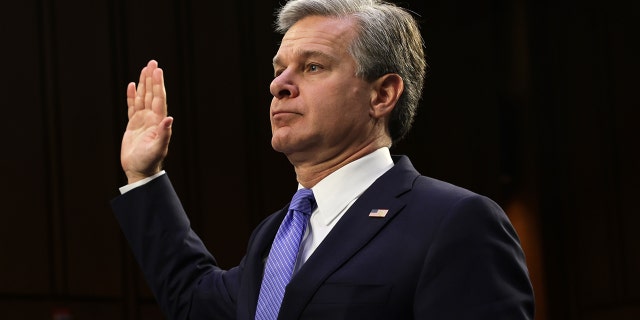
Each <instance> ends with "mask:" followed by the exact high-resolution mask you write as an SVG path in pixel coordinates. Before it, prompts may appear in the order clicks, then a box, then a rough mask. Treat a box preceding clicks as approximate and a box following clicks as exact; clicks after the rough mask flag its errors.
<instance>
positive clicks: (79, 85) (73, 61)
mask: <svg viewBox="0 0 640 320" xmlns="http://www.w3.org/2000/svg"><path fill="white" fill-rule="evenodd" d="M107 4H108V3H107V1H92V2H86V1H79V0H78V1H62V2H53V3H52V6H51V10H52V13H53V16H54V17H56V18H55V19H54V20H55V24H54V26H53V27H54V30H55V35H54V37H55V41H56V50H57V54H56V58H57V59H56V60H55V61H54V64H55V65H54V69H53V70H54V72H55V77H56V79H55V88H56V91H57V101H55V106H54V112H56V114H57V116H58V121H59V122H58V123H57V127H56V128H55V129H56V131H58V133H57V134H58V135H59V139H60V140H59V141H58V142H59V145H57V148H58V152H59V154H60V157H61V164H60V170H61V177H60V188H61V189H62V192H61V199H62V200H61V201H62V214H61V217H60V221H59V223H60V228H61V230H62V233H63V235H62V238H61V239H62V241H63V244H62V245H63V246H64V247H65V248H66V251H65V252H64V254H65V255H66V257H65V258H66V261H65V264H64V266H65V270H64V277H65V278H66V279H67V280H66V284H65V285H66V286H67V287H68V293H69V294H72V295H85V296H99V297H118V296H119V295H120V294H121V292H122V281H121V279H122V274H121V265H122V252H121V246H120V238H119V237H118V230H119V229H118V226H117V224H116V222H115V221H114V219H113V216H112V214H111V211H110V209H109V207H108V203H107V199H105V195H106V194H112V193H113V191H114V186H117V181H118V179H117V178H118V175H114V172H113V171H112V170H113V169H114V165H113V162H114V161H117V159H118V158H117V154H118V150H119V144H118V143H117V142H116V141H114V139H113V137H114V133H113V128H114V126H113V122H114V112H113V108H114V105H115V101H114V99H113V96H111V95H109V94H108V93H109V92H111V85H112V81H111V78H112V74H111V72H112V70H111V68H109V66H111V65H112V61H111V59H110V45H111V43H110V30H109V28H108V27H109V24H108V16H107V13H108V12H109V11H108V6H107ZM74 10H75V11H76V12H78V11H79V12H83V13H84V14H81V15H80V14H79V15H71V16H67V15H66V12H72V11H74Z"/></svg>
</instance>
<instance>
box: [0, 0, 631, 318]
mask: <svg viewBox="0 0 640 320" xmlns="http://www.w3.org/2000/svg"><path fill="white" fill-rule="evenodd" d="M279 2H282V1H279V0H273V1H264V0H247V1H178V0H154V1H151V0H147V1H126V0H92V1H86V0H75V1H71V0H68V1H54V0H23V1H11V2H7V3H4V4H3V6H2V9H1V10H0V41H1V42H0V43H1V44H2V48H1V49H0V58H1V59H2V60H1V62H2V67H1V68H0V70H1V72H2V74H1V75H0V79H1V80H0V81H2V82H1V83H0V90H1V91H0V93H1V97H0V98H1V100H0V101H1V102H0V104H1V105H2V114H1V117H2V118H1V119H2V125H0V137H1V138H2V143H3V148H2V156H1V157H0V161H1V162H0V170H1V172H2V173H1V177H2V192H0V197H1V198H0V200H1V201H2V203H3V206H2V214H1V221H2V222H0V318H3V319H55V318H56V317H58V319H62V316H63V315H64V314H69V315H71V316H73V319H74V320H78V319H161V318H162V317H161V315H160V312H159V311H158V308H157V307H156V305H155V302H154V300H153V297H152V295H151V294H150V292H149V291H148V288H147V287H146V284H145V283H144V280H143V279H142V277H141V274H140V273H139V270H138V266H137V265H136V263H135V261H134V260H133V258H132V256H131V254H130V250H129V247H128V246H127V244H126V243H125V241H124V239H123V237H122V234H121V232H120V229H119V227H118V225H117V223H116V221H115V219H114V217H113V216H112V213H111V211H110V207H109V201H110V200H111V199H112V198H113V197H115V196H116V195H117V194H118V191H117V188H118V187H119V186H121V185H123V184H124V183H125V179H124V175H123V173H122V171H121V169H120V166H119V144H120V138H121V135H122V132H123V130H124V128H125V125H126V101H125V88H126V86H127V83H128V82H130V81H136V80H137V78H138V75H139V71H140V69H141V68H142V67H143V66H144V65H145V64H146V63H147V61H148V60H149V59H157V60H158V61H159V63H160V66H161V67H162V68H163V69H164V71H165V77H166V87H167V91H168V102H169V112H170V114H171V115H173V116H174V117H175V123H174V136H173V138H172V144H171V148H170V153H169V156H168V159H167V162H166V169H167V171H168V173H169V175H170V176H171V178H172V180H173V182H174V184H175V187H176V189H177V192H178V193H179V195H180V196H181V198H182V200H183V204H184V206H185V207H186V209H187V211H188V213H189V216H190V218H191V220H192V223H193V228H194V229H196V231H197V232H198V233H199V234H200V235H201V237H202V239H203V240H204V241H205V243H206V244H207V245H208V247H209V248H210V250H211V251H212V252H213V253H215V255H216V258H217V259H218V261H219V263H220V264H221V265H222V266H223V267H230V266H234V265H235V264H237V263H238V262H239V260H240V258H241V257H242V255H243V253H244V248H245V246H246V242H247V239H248V236H249V234H250V232H251V230H252V229H253V228H254V226H255V225H256V224H257V223H258V222H259V221H260V220H261V219H262V218H264V217H265V216H267V215H268V214H270V213H271V212H273V211H275V210H277V209H279V208H280V207H281V206H282V205H283V204H284V203H286V202H287V201H288V200H289V198H290V196H291V194H293V192H294V190H295V188H296V182H295V176H294V174H293V170H292V168H291V166H290V164H289V163H288V162H287V160H286V158H285V157H284V156H283V155H281V154H279V153H276V152H274V151H273V150H272V149H271V147H270V129H269V121H268V106H269V102H270V94H269V91H268V85H269V82H270V80H271V78H272V68H271V58H272V56H273V54H274V53H275V51H276V49H277V44H278V40H279V38H280V36H278V35H276V34H274V33H273V32H272V22H273V12H274V10H275V8H276V7H277V6H278V3H279ZM398 3H400V4H402V5H404V6H405V7H407V8H409V9H411V10H413V11H415V12H417V13H419V14H420V16H419V20H420V22H421V28H422V31H423V36H424V38H425V41H426V52H427V55H428V59H429V60H428V61H429V63H430V65H431V71H430V73H429V77H428V79H427V81H426V86H425V91H424V99H423V101H422V107H421V110H420V113H419V116H418V118H417V120H416V124H415V127H414V130H413V131H412V132H411V134H410V135H409V137H408V138H407V139H406V140H405V141H403V142H402V143H400V144H398V145H397V146H395V147H394V149H392V151H393V153H406V154H409V155H410V156H411V159H412V161H413V163H414V165H415V166H416V168H417V169H418V170H420V171H421V172H422V173H423V174H425V175H429V176H432V177H435V178H439V179H443V180H447V181H450V182H453V183H456V184H458V185H461V186H463V187H466V188H469V189H471V190H474V191H476V192H479V193H482V194H485V195H488V196H490V197H491V198H493V199H494V200H496V201H497V202H499V203H500V205H502V206H503V208H504V209H505V211H506V212H507V214H508V215H509V217H510V218H511V219H512V221H513V223H514V225H515V226H516V228H517V230H518V232H519V234H520V236H521V239H522V244H523V247H524V249H525V252H526V254H527V259H528V264H529V268H530V272H531V277H532V281H533V283H534V287H535V291H536V299H537V317H536V318H537V319H540V320H543V319H576V320H578V319H579V320H583V319H593V320H597V319H603V320H604V319H607V320H610V319H640V274H639V273H638V270H640V241H639V240H638V239H637V238H635V236H636V235H637V233H638V228H639V225H640V216H639V214H638V213H639V212H638V211H639V210H638V207H637V204H636V201H635V199H636V198H635V197H637V196H638V194H639V192H640V183H639V178H640V174H639V173H640V172H639V170H640V169H639V160H640V159H639V156H638V153H637V148H638V132H637V128H636V127H637V124H636V123H637V121H638V118H639V116H640V114H639V111H638V109H639V107H640V105H639V103H638V98H637V93H636V92H637V89H638V86H639V84H640V81H638V75H639V74H640V63H639V62H638V56H640V48H639V47H640V45H639V41H638V40H639V39H640V37H639V33H638V32H637V29H638V28H637V26H638V23H637V22H636V21H637V20H638V19H639V18H640V17H639V12H640V6H639V5H638V3H639V2H637V1H635V2H634V1H622V0H610V1H602V0H599V1H597V0H586V1H551V0H546V1H540V0H502V1H500V0H476V1H456V0H453V1H452V0H433V1H432V0H412V1H403V2H398Z"/></svg>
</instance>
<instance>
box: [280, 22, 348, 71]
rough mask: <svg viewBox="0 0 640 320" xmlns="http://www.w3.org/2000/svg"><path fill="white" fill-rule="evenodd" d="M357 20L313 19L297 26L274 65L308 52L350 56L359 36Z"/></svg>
mask: <svg viewBox="0 0 640 320" xmlns="http://www.w3.org/2000/svg"><path fill="white" fill-rule="evenodd" d="M355 26H356V24H355V21H354V20H353V19H346V18H332V17H322V16H309V17H306V18H303V19H301V20H300V21H298V22H296V23H295V24H294V25H293V26H291V28H290V29H289V30H288V31H287V32H286V33H285V35H284V36H283V38H282V42H281V43H280V48H279V49H278V53H277V54H276V56H275V57H274V62H277V61H279V60H280V59H283V58H285V57H286V56H288V55H291V54H301V53H304V52H316V53H324V54H325V55H328V56H335V57H340V56H342V55H346V54H348V51H347V50H348V48H349V45H350V44H351V42H352V41H353V38H354V37H355V34H356V31H355V30H356V28H355Z"/></svg>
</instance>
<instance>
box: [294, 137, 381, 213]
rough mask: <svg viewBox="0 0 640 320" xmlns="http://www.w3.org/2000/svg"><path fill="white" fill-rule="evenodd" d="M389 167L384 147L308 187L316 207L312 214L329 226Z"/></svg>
mask: <svg viewBox="0 0 640 320" xmlns="http://www.w3.org/2000/svg"><path fill="white" fill-rule="evenodd" d="M391 167H393V159H391V154H390V152H389V148H387V147H383V148H380V149H378V150H376V151H374V152H372V153H370V154H368V155H366V156H364V157H362V158H360V159H357V160H355V161H353V162H351V163H348V164H347V165H345V166H344V167H342V168H340V169H338V170H337V171H335V172H333V173H331V174H330V175H328V176H327V177H325V178H324V179H322V180H321V181H320V182H318V183H317V184H316V185H315V186H314V187H313V188H311V189H312V190H313V195H314V197H315V199H316V203H317V205H318V207H317V209H316V210H314V212H313V215H317V216H316V218H317V219H318V221H319V222H321V223H322V224H324V225H329V224H330V223H331V222H332V221H333V220H334V219H335V218H336V217H337V216H338V215H339V214H340V213H341V212H343V211H344V210H345V209H346V208H347V207H348V206H350V205H351V204H352V203H353V202H354V201H355V200H356V199H357V198H358V197H359V196H360V195H361V194H362V193H363V192H364V191H365V190H366V189H367V188H368V187H369V186H370V185H371V184H373V182H374V181H376V179H378V178H379V177H380V176H381V175H383V174H384V173H385V172H386V171H387V170H389V169H391ZM301 187H302V186H300V185H299V186H298V188H301Z"/></svg>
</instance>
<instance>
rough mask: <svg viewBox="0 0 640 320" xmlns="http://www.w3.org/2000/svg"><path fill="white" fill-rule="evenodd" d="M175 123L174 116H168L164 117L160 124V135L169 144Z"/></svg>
mask: <svg viewBox="0 0 640 320" xmlns="http://www.w3.org/2000/svg"><path fill="white" fill-rule="evenodd" d="M172 125H173V117H166V118H164V119H162V121H161V122H160V125H159V126H158V137H159V139H160V140H161V141H162V142H164V144H165V145H166V144H169V140H170V139H171V126H172Z"/></svg>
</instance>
